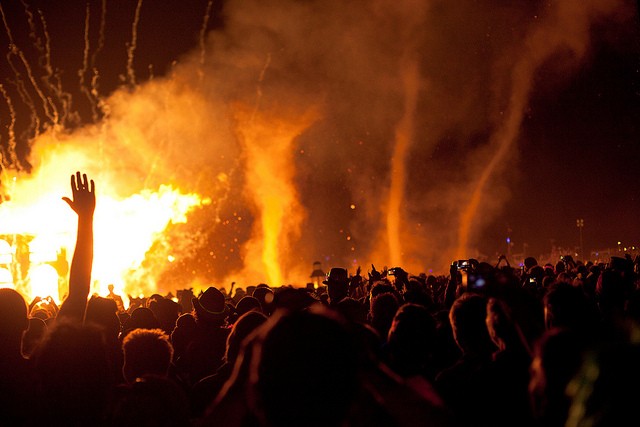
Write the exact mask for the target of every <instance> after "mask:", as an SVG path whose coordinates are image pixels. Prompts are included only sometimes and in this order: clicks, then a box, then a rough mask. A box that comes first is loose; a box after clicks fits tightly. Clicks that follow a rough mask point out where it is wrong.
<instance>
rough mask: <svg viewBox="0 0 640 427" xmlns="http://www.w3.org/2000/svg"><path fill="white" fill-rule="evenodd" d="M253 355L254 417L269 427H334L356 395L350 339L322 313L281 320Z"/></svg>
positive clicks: (322, 310) (316, 310)
mask: <svg viewBox="0 0 640 427" xmlns="http://www.w3.org/2000/svg"><path fill="white" fill-rule="evenodd" d="M272 320H273V322H272V323H271V324H270V326H269V327H267V328H265V329H264V330H263V335H262V336H261V337H260V339H261V342H260V343H258V349H257V350H256V352H255V353H254V357H255V359H254V361H253V364H252V374H251V378H252V383H253V388H252V390H253V392H254V393H255V394H254V399H253V400H252V401H253V402H254V404H255V406H256V409H257V413H258V414H259V416H260V418H263V419H264V422H265V424H266V425H272V426H285V425H287V426H294V425H298V426H340V425H342V423H343V422H344V420H345V418H346V416H347V413H348V411H349V408H350V407H351V404H352V402H353V401H354V398H355V396H356V394H357V389H358V384H359V383H358V363H357V361H358V356H357V354H358V353H357V351H356V349H355V345H354V339H353V337H352V336H351V335H350V334H349V333H348V332H347V329H346V328H345V326H344V325H343V324H342V323H341V321H340V320H339V319H338V318H337V317H335V316H334V315H333V314H332V313H330V312H328V310H327V309H325V308H321V307H319V306H314V307H312V308H311V309H310V310H307V311H300V312H295V313H291V314H284V315H282V316H279V317H278V318H276V319H272Z"/></svg>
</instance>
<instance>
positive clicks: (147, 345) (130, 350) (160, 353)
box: [122, 329, 173, 383]
mask: <svg viewBox="0 0 640 427" xmlns="http://www.w3.org/2000/svg"><path fill="white" fill-rule="evenodd" d="M122 350H123V353H124V366H123V367H122V373H123V375H124V379H125V380H127V382H129V383H131V382H133V381H135V379H136V378H139V377H142V376H144V375H157V376H161V377H163V376H166V375H167V373H168V371H169V365H170V364H171V358H172V357H173V346H172V345H171V342H170V341H169V337H168V336H167V335H166V334H165V333H164V332H163V331H162V330H160V329H134V330H133V331H131V332H130V333H129V334H128V335H127V337H126V338H125V339H124V341H123V342H122Z"/></svg>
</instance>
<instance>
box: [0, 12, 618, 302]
mask: <svg viewBox="0 0 640 427" xmlns="http://www.w3.org/2000/svg"><path fill="white" fill-rule="evenodd" d="M100 3H101V4H100V6H101V7H96V4H95V3H91V2H90V3H87V4H84V3H83V4H82V5H81V6H82V8H81V9H82V11H81V12H80V13H81V14H84V17H85V19H84V20H82V19H80V20H76V21H77V22H84V31H81V29H82V28H75V29H73V30H74V31H75V32H74V34H81V35H84V37H82V36H80V40H76V42H79V43H77V44H76V45H73V44H72V43H69V44H68V45H65V46H75V48H73V49H75V53H78V55H77V56H76V59H75V61H76V62H75V63H74V62H73V60H68V59H66V58H65V59H61V58H64V57H65V55H62V54H61V52H60V51H63V50H64V49H62V48H60V45H57V42H58V41H59V40H60V38H59V37H60V35H61V34H60V33H57V35H56V34H54V32H53V31H54V28H55V27H56V26H54V25H47V23H46V19H45V18H49V17H50V16H51V17H52V19H54V18H53V17H56V16H59V15H57V14H56V13H55V12H54V10H53V9H50V10H49V12H47V11H46V10H37V12H36V10H35V9H36V6H31V5H30V4H29V2H28V1H24V2H15V5H9V3H7V4H6V5H4V4H0V14H1V15H2V19H3V22H2V24H3V25H4V29H5V31H4V34H3V35H0V36H4V35H6V37H4V38H3V39H2V40H3V41H5V42H7V43H6V46H10V49H9V50H8V51H5V52H4V53H5V58H6V60H7V62H8V65H9V68H7V69H8V70H10V72H9V74H10V75H9V76H8V77H7V76H5V79H4V80H2V81H0V101H2V102H0V120H2V125H3V127H1V128H0V139H1V141H0V155H2V158H1V162H0V166H1V168H2V171H1V173H0V180H1V184H2V191H3V195H5V196H9V199H6V198H5V199H4V201H3V203H1V204H0V221H1V224H0V235H1V236H4V238H6V239H5V241H6V245H5V244H3V243H2V242H0V260H3V261H7V260H9V259H11V260H14V261H17V262H18V264H20V262H21V261H20V260H19V259H18V258H19V256H20V255H21V254H23V253H24V252H25V249H24V248H22V247H19V246H20V245H23V244H24V245H27V246H28V248H27V249H26V251H27V254H28V255H29V260H28V261H29V262H30V263H31V264H32V266H33V269H31V270H30V271H24V274H22V273H21V272H20V271H17V272H16V271H10V270H11V269H10V268H6V269H4V270H2V269H0V284H1V283H10V282H11V281H14V282H15V283H14V285H15V286H16V287H18V288H22V290H24V291H25V292H26V293H28V294H29V295H34V294H36V293H38V294H40V293H48V292H49V291H48V290H47V289H45V290H38V289H36V288H37V287H38V285H37V282H46V283H51V282H52V281H53V277H54V274H53V270H56V269H57V270H56V271H55V272H56V274H58V275H59V276H60V277H63V276H64V277H66V271H65V268H68V266H66V267H65V263H66V264H68V261H69V260H70V259H71V255H72V250H73V246H74V239H75V220H76V219H75V216H74V214H73V212H71V211H70V210H69V208H68V207H67V206H66V204H65V203H64V202H62V201H61V200H60V197H62V196H65V195H67V196H68V195H69V185H68V182H69V174H71V173H73V172H75V171H76V170H80V171H83V172H86V173H87V174H88V175H89V176H91V177H92V178H94V179H95V182H96V187H97V200H98V202H97V203H98V205H97V210H96V217H95V233H96V236H95V245H96V250H95V257H94V263H95V264H94V269H93V271H94V278H95V283H94V286H93V289H92V291H93V292H97V293H99V294H101V295H105V294H106V286H107V285H108V284H109V283H113V284H114V285H115V288H116V292H117V293H120V294H121V295H123V296H125V295H126V294H131V295H132V296H138V295H140V294H145V295H148V294H150V293H152V292H160V293H166V292H169V291H176V290H178V289H183V288H189V287H194V289H195V290H196V291H197V290H199V289H201V288H202V287H205V286H210V285H216V286H226V285H228V283H230V282H232V281H236V282H237V283H238V286H246V285H251V284H252V285H255V284H257V283H259V282H265V283H268V284H270V285H273V286H280V285H283V284H289V283H292V284H296V285H301V286H303V285H304V284H305V282H307V281H308V280H309V272H310V270H311V265H312V263H313V261H315V260H322V263H323V264H324V265H323V266H322V268H323V269H324V270H327V269H328V268H330V267H333V266H343V267H348V268H349V269H350V273H352V272H353V271H355V269H356V268H357V267H358V266H361V267H363V269H366V266H367V265H370V264H372V263H373V264H375V265H376V266H383V265H385V264H388V266H389V267H393V266H402V267H403V268H405V269H406V270H407V271H411V272H413V273H418V272H422V271H436V272H446V271H447V269H448V265H449V264H450V262H451V260H452V259H463V258H468V257H471V256H475V255H481V253H480V248H479V247H480V239H481V237H482V234H483V231H484V229H485V228H486V227H487V226H488V224H490V223H491V221H492V220H493V219H495V217H496V215H497V214H498V213H499V212H500V209H501V207H502V205H503V204H504V202H505V201H506V200H507V199H508V198H509V197H510V195H509V191H508V190H509V188H507V187H508V184H504V186H500V182H503V181H505V182H507V181H510V179H503V178H505V176H506V175H505V174H506V173H508V172H509V171H505V168H504V167H503V165H505V164H507V163H509V162H511V161H513V162H514V163H515V162H517V161H518V159H517V156H518V143H519V141H518V139H519V138H520V136H521V128H522V123H523V120H524V118H525V117H526V115H525V114H526V109H527V108H528V104H529V98H530V97H531V94H532V93H533V91H534V90H535V89H536V87H535V85H537V84H540V85H541V86H542V84H543V83H545V82H546V80H547V79H546V78H545V79H539V78H538V77H539V76H538V73H541V72H544V71H545V67H548V64H549V63H550V62H554V61H551V60H550V59H554V58H556V57H558V58H561V59H563V61H564V60H566V61H564V62H563V61H559V62H560V63H561V65H558V67H561V68H562V71H563V73H561V74H570V72H571V71H575V69H576V68H577V67H579V66H580V65H581V63H580V61H582V60H583V59H584V58H588V49H589V44H590V35H589V32H590V28H591V27H592V25H593V24H594V22H598V20H599V19H601V18H604V17H607V18H609V17H610V18H611V20H612V22H615V21H616V20H617V19H618V18H619V17H618V16H617V15H620V18H622V19H625V18H624V10H626V9H628V8H627V7H622V6H625V3H624V1H623V0H617V1H612V0H590V1H581V0H567V1H562V2H555V3H550V4H547V3H545V2H533V3H538V5H537V6H531V7H530V8H529V7H527V8H522V7H520V6H519V5H517V4H515V3H514V4H513V5H512V6H511V5H510V6H509V7H506V8H504V9H501V11H500V13H496V10H495V7H494V6H492V5H490V4H488V3H486V4H485V3H482V2H467V3H465V4H460V5H458V4H454V3H447V4H446V5H445V3H443V4H442V5H437V7H434V6H436V5H435V4H432V3H431V2H420V1H416V0H401V1H393V2H389V1H384V0H382V1H374V2H369V3H366V4H361V3H350V2H343V1H340V0H323V1H319V0H311V1H307V2H298V1H292V0H276V1H270V2H264V1H261V0H238V1H233V2H223V3H224V5H222V6H220V7H221V8H222V9H223V13H221V14H220V16H217V15H216V14H217V13H220V10H218V9H217V8H216V7H213V4H214V2H211V1H208V2H206V8H203V10H202V17H201V18H200V17H198V18H197V19H198V22H197V23H195V24H192V25H194V27H193V28H196V27H197V28H199V29H200V31H199V32H197V34H196V37H199V40H198V44H197V46H191V47H185V49H191V52H187V51H184V52H183V53H184V55H183V56H181V57H180V58H171V61H170V63H171V64H172V65H171V66H170V67H168V68H167V69H166V71H165V72H164V73H163V74H160V73H158V71H160V70H161V67H160V66H159V67H158V68H157V69H156V72H155V73H156V74H154V70H153V67H152V65H153V64H147V63H143V61H146V60H147V58H146V57H147V55H146V54H148V53H149V52H145V51H144V49H149V48H152V49H157V51H154V53H157V52H161V51H162V49H163V46H159V45H158V44H159V43H160V42H158V40H160V39H161V37H160V35H158V32H157V31H156V30H157V28H158V25H166V26H167V29H169V28H170V27H171V26H170V25H169V24H170V23H167V22H164V23H163V22H152V21H153V17H154V16H155V14H153V13H149V9H148V8H150V7H154V5H153V2H150V3H147V2H144V3H143V2H142V1H140V0H139V1H137V2H133V3H131V4H129V5H128V6H129V7H128V8H127V5H121V7H120V8H119V9H117V10H112V9H115V8H112V5H111V4H110V2H108V1H107V0H103V1H102V2H100ZM516 3H517V2H516ZM524 3H526V2H522V4H524ZM533 3H532V4H533ZM543 3H544V4H543ZM44 4H45V3H44V2H43V3H42V5H44ZM176 4H177V3H176ZM42 5H41V6H42ZM10 6H12V7H10ZM180 7H181V6H176V9H175V11H176V12H177V13H179V12H180ZM43 8H44V9H46V7H44V6H43ZM5 9H6V10H5ZM69 9H72V7H69ZM619 11H621V12H619ZM9 12H13V13H9ZM156 12H157V11H156ZM47 13H49V15H48V14H47ZM127 13H130V14H129V15H127ZM116 15H118V19H115V20H114V19H113V17H114V16H116ZM196 15H197V12H196ZM25 17H26V19H25ZM115 21H121V23H122V22H125V23H126V25H124V26H123V25H119V26H118V25H116V24H114V22H115ZM213 21H215V22H217V24H216V25H213V24H212V25H209V23H210V22H213ZM80 25H82V24H80ZM145 26H146V27H145ZM145 28H146V31H145ZM171 28H173V27H171ZM197 28H196V29H197ZM12 30H13V31H12ZM114 30H116V31H118V32H119V34H118V35H124V36H123V37H125V38H128V41H127V42H126V49H125V48H124V47H123V46H122V44H120V45H118V47H115V48H114V47H113V46H114V45H115V43H110V42H112V41H113V40H114V39H116V38H117V37H115V36H114ZM167 33H168V34H172V35H174V34H175V35H176V38H177V37H178V36H177V32H172V31H167ZM20 34H22V37H19V35H20ZM62 36H65V37H71V36H70V35H69V33H64V34H62ZM2 40H0V41H2ZM63 40H64V39H63ZM53 42H56V43H53ZM192 42H193V40H191V43H192ZM118 43H119V42H118ZM62 44H64V42H63V43H62ZM109 46H110V48H111V49H116V52H115V54H114V51H112V50H108V49H109ZM78 47H83V48H82V49H78ZM194 48H195V49H194ZM56 49H58V51H56ZM70 49H71V48H70ZM118 49H119V50H118ZM142 52H144V53H145V55H141V53H142ZM62 53H64V54H68V56H69V57H72V56H73V55H70V54H71V53H74V52H62ZM118 55H120V57H121V58H122V59H123V60H124V59H125V57H126V61H124V62H120V63H105V62H106V61H105V58H116V57H118ZM136 55H139V56H140V58H137V57H136ZM565 57H566V58H565ZM143 58H144V60H143ZM174 60H175V61H174ZM116 62H117V61H116ZM565 62H566V63H565ZM562 64H564V65H562ZM564 68H567V69H568V71H569V72H567V73H564V71H567V70H565V69H564ZM1 70H2V69H0V71H1ZM74 70H76V71H77V76H78V79H76V80H74V78H69V76H75V75H76V74H74ZM147 70H148V72H147ZM555 71H558V70H555ZM63 77H64V78H63ZM109 77H111V79H109ZM114 77H115V78H114ZM549 80H553V79H549ZM107 81H109V82H110V83H112V84H113V82H114V81H117V83H115V84H113V87H111V88H109V89H104V88H105V87H107V88H108V87H109V85H108V84H106V82H107ZM63 83H64V84H63ZM551 83H552V84H554V82H553V81H552V82H551ZM78 84H79V86H80V90H79V91H78V90H75V92H74V89H73V88H72V86H73V87H77V86H78ZM74 85H75V86H74ZM68 91H69V92H68ZM71 92H74V95H73V96H72V95H71ZM72 101H73V102H72ZM83 102H84V105H83ZM74 109H75V110H74ZM25 153H26V154H25ZM27 163H28V164H29V165H28V166H25V165H26V164H27ZM507 169H510V170H512V171H516V172H517V169H518V168H517V167H510V168H507ZM27 171H29V173H28V172H27ZM356 206H357V209H356ZM172 224H173V225H174V226H172ZM176 224H179V226H177V225H176ZM12 236H14V237H12ZM15 236H24V237H23V238H21V239H23V241H20V242H18V240H19V239H18V238H17V237H15ZM62 248H64V251H62ZM29 250H30V251H29ZM0 264H4V265H8V264H11V263H7V262H4V263H3V262H0ZM52 269H53V270H52ZM13 270H16V268H15V267H13ZM18 270H20V269H19V268H18ZM18 273H20V274H18ZM27 274H28V277H27ZM28 279H30V284H29V280H28ZM49 287H50V288H51V285H49ZM60 289H62V291H63V292H62V293H64V286H63V285H61V286H60ZM62 296H63V295H60V297H62Z"/></svg>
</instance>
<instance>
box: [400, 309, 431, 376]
mask: <svg viewBox="0 0 640 427" xmlns="http://www.w3.org/2000/svg"><path fill="white" fill-rule="evenodd" d="M435 336H436V322H435V320H434V319H433V317H432V316H431V314H430V313H429V312H428V311H427V309H426V308H425V307H423V306H420V305H415V304H405V305H403V306H402V307H400V309H398V312H397V313H396V315H395V317H394V318H393V323H392V324H391V329H389V339H388V343H389V351H390V355H391V359H392V362H391V364H392V368H393V369H394V370H395V371H396V372H398V373H399V374H400V375H403V376H406V375H418V374H421V373H422V372H423V370H424V368H425V367H426V365H427V363H428V362H429V356H430V354H431V351H432V347H433V345H434V342H435Z"/></svg>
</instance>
